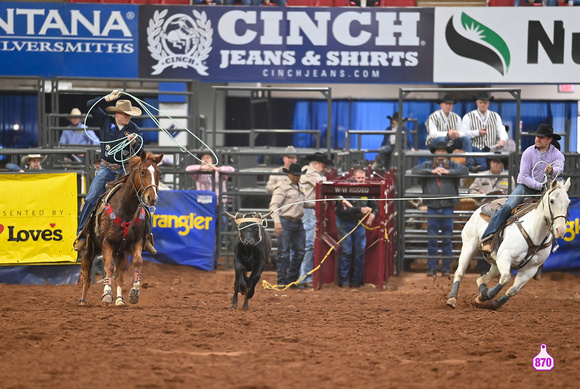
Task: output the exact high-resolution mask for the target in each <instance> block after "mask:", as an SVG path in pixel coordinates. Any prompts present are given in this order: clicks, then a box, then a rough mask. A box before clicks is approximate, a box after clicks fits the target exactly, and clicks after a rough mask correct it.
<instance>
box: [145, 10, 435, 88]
mask: <svg viewBox="0 0 580 389" xmlns="http://www.w3.org/2000/svg"><path fill="white" fill-rule="evenodd" d="M433 14H434V10H433V9H432V8H431V9H420V8H407V9H398V8H322V7H315V8H294V7H288V8H282V7H204V6H197V7H185V6H184V7H177V6H172V7H159V6H142V7H140V14H139V19H140V26H139V35H140V38H141V39H140V45H139V77H142V78H155V77H158V78H180V79H183V78H192V79H199V80H201V81H211V82H230V81H234V82H235V81H238V82H265V81H268V82H309V83H318V82H320V83H328V82H336V83H401V82H432V81H433V60H432V58H433Z"/></svg>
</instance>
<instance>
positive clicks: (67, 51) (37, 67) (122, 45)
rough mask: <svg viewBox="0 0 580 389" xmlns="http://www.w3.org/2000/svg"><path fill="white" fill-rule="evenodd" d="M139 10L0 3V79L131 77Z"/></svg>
mask: <svg viewBox="0 0 580 389" xmlns="http://www.w3.org/2000/svg"><path fill="white" fill-rule="evenodd" d="M138 25H139V12H138V6H136V5H127V4H114V5H108V4H107V5H105V4H95V5H92V4H62V3H23V2H7V3H4V2H2V3H0V69H1V70H0V72H1V74H2V75H4V76H44V77H47V78H50V77H54V76H67V77H111V78H117V77H118V78H136V77H137V66H138V65H137V59H138V52H137V50H138V46H139V44H138V43H139V39H138V38H139V36H138V34H137V31H138Z"/></svg>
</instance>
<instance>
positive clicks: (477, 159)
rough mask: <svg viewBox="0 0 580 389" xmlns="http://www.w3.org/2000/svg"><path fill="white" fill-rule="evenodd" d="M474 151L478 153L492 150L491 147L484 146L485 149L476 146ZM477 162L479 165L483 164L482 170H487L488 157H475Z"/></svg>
mask: <svg viewBox="0 0 580 389" xmlns="http://www.w3.org/2000/svg"><path fill="white" fill-rule="evenodd" d="M473 151H474V152H476V153H481V152H486V153H487V152H488V151H490V148H489V147H484V148H483V149H478V148H477V147H474V148H473ZM475 163H476V164H478V165H479V166H481V170H482V171H485V170H487V158H484V157H480V158H475Z"/></svg>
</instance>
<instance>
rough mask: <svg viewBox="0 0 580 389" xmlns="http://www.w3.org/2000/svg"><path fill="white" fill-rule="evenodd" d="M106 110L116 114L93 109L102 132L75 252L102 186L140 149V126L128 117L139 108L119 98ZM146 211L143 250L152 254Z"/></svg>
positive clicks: (82, 242) (83, 238)
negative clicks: (93, 176)
mask: <svg viewBox="0 0 580 389" xmlns="http://www.w3.org/2000/svg"><path fill="white" fill-rule="evenodd" d="M121 95H122V91H120V90H113V91H112V92H111V93H109V94H108V95H107V96H105V98H104V100H105V101H106V102H111V101H114V100H117V99H118V98H119V97H121ZM100 99H101V98H100V97H96V98H94V99H92V100H89V101H87V107H93V105H95V104H96V103H97V102H98V101H100ZM106 111H107V112H109V113H113V114H115V117H114V118H113V117H111V116H109V115H108V114H107V113H106V112H105V111H103V110H102V108H101V107H99V106H98V105H96V106H95V107H94V108H93V112H94V113H93V117H94V118H96V119H97V120H98V122H99V127H100V131H101V156H102V160H101V165H100V168H99V171H98V172H97V175H96V177H95V178H94V180H93V182H92V184H91V186H90V188H89V192H88V193H87V196H86V198H85V206H84V207H83V208H82V210H81V215H80V218H79V226H78V230H77V238H76V240H75V244H74V248H75V250H76V251H81V250H82V249H83V248H84V246H85V242H86V233H85V232H84V231H83V229H84V226H85V224H86V222H87V220H88V219H89V217H90V215H91V213H92V212H93V209H94V208H95V206H96V205H97V201H98V199H99V197H100V196H101V194H103V193H104V192H105V185H106V184H107V182H109V181H113V180H115V179H116V178H117V176H118V175H120V174H122V173H123V165H122V164H123V163H126V162H127V160H128V159H129V158H130V157H132V156H134V155H139V153H140V152H141V150H142V149H143V138H142V136H141V129H140V128H139V127H138V126H137V125H136V124H135V123H134V122H132V121H131V117H132V116H135V115H141V110H140V109H139V108H137V107H133V106H132V104H131V102H130V101H129V100H119V101H117V103H116V104H115V106H114V107H112V106H109V107H107V108H106ZM121 142H128V144H127V145H126V146H125V147H124V148H123V149H120V150H118V151H116V152H115V153H110V150H115V149H118V146H119V145H120V144H121ZM146 210H147V224H148V228H149V234H148V239H147V241H146V242H145V246H144V250H146V251H149V252H150V253H152V254H156V253H157V251H156V250H155V247H154V246H153V234H152V233H151V215H150V214H149V212H148V208H147V207H146Z"/></svg>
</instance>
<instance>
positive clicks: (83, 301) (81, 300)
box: [79, 299, 89, 307]
mask: <svg viewBox="0 0 580 389" xmlns="http://www.w3.org/2000/svg"><path fill="white" fill-rule="evenodd" d="M79 305H80V306H81V307H85V306H87V305H89V303H88V302H87V300H83V299H80V300H79Z"/></svg>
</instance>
